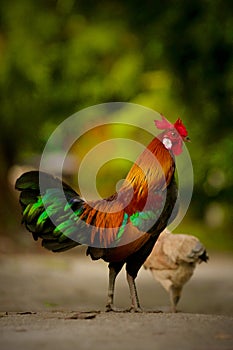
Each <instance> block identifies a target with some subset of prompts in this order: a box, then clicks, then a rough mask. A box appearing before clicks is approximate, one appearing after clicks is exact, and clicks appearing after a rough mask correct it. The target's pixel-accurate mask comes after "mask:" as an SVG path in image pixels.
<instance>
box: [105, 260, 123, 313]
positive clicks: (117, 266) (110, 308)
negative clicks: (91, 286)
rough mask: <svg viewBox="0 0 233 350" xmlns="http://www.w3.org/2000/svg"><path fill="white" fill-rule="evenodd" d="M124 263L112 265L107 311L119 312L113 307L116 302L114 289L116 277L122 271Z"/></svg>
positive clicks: (110, 268)
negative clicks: (114, 301)
mask: <svg viewBox="0 0 233 350" xmlns="http://www.w3.org/2000/svg"><path fill="white" fill-rule="evenodd" d="M123 265H124V263H110V264H109V265H108V268H109V284H108V301H107V305H106V311H119V310H117V309H116V308H115V307H114V306H113V300H114V288H115V280H116V276H117V275H118V273H119V272H120V270H121V269H122V266H123Z"/></svg>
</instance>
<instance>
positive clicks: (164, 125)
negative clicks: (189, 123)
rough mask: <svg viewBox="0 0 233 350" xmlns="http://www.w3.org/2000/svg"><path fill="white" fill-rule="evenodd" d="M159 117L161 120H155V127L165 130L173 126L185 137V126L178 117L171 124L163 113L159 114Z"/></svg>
mask: <svg viewBox="0 0 233 350" xmlns="http://www.w3.org/2000/svg"><path fill="white" fill-rule="evenodd" d="M161 117H162V120H155V125H156V127H157V129H160V130H166V129H173V128H175V129H176V130H177V131H178V133H179V134H180V136H181V137H186V136H187V135H188V132H187V130H186V127H185V126H184V124H183V123H182V120H181V119H180V118H178V119H177V121H176V122H175V124H172V123H170V122H169V121H168V120H167V119H166V118H165V117H164V116H163V115H161Z"/></svg>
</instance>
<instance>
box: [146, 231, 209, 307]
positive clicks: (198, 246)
mask: <svg viewBox="0 0 233 350" xmlns="http://www.w3.org/2000/svg"><path fill="white" fill-rule="evenodd" d="M208 259H209V257H208V255H207V252H206V249H205V247H204V246H203V244H202V243H201V242H200V241H199V240H198V239H197V238H196V237H194V236H191V235H185V234H172V233H171V232H169V231H168V230H167V229H165V230H164V231H163V232H162V233H161V234H160V236H159V238H158V240H157V242H156V244H155V246H154V248H153V250H152V252H151V254H150V255H149V257H148V258H147V260H146V261H145V263H144V267H145V269H150V271H151V272H152V274H153V277H154V278H155V279H156V280H157V281H158V282H160V283H161V285H162V286H163V287H164V288H165V290H166V291H167V292H169V294H170V302H171V309H172V312H176V306H177V304H178V301H179V300H180V297H181V292H182V288H183V286H184V284H185V283H186V282H188V280H189V279H190V278H191V277H192V275H193V272H194V269H195V267H196V264H197V263H201V262H202V261H205V262H207V261H208Z"/></svg>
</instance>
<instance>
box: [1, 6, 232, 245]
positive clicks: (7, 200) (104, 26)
mask: <svg viewBox="0 0 233 350" xmlns="http://www.w3.org/2000/svg"><path fill="white" fill-rule="evenodd" d="M232 10H233V3H232V1H230V0H225V1H221V0H214V1H211V0H191V1H185V0H180V1H178V0H177V1H175V0H174V1H157V2H152V1H150V0H145V1H144V2H143V1H138V0H136V1H132V0H125V1H122V0H120V1H116V0H115V1H106V0H102V1H100V2H94V1H91V0H85V1H84V0H80V1H75V0H56V1H55V0H41V1H31V0H11V1H7V0H2V1H1V6H0V106H1V108H0V113H1V128H0V139H1V148H0V164H1V174H0V191H1V201H0V207H1V219H2V223H3V227H2V230H3V231H4V227H6V226H7V225H8V227H9V223H10V224H11V225H13V226H12V227H14V228H15V224H16V221H15V219H12V216H13V217H14V213H15V211H14V209H13V207H14V206H15V203H16V201H15V198H13V197H12V196H13V195H11V193H10V191H11V188H10V187H9V184H8V175H9V170H10V169H11V168H12V166H14V165H16V164H25V163H29V164H30V159H33V157H35V155H38V154H40V153H41V152H42V150H43V146H44V145H45V143H46V140H47V138H48V137H49V135H50V133H51V132H52V130H53V129H54V128H55V127H56V125H58V123H60V122H61V121H62V120H64V119H65V118H67V117H68V116H69V115H71V114H72V113H74V112H76V111H79V110H81V109H82V108H84V107H88V106H91V105H93V104H98V103H103V102H112V101H124V102H134V103H139V104H142V105H144V106H147V107H151V108H153V109H155V110H156V111H159V112H162V113H163V114H164V115H165V116H167V118H168V119H170V120H175V119H176V118H177V116H180V117H182V119H183V120H184V122H185V124H186V125H187V128H188V130H189V131H190V136H191V139H192V144H191V145H190V147H189V150H190V154H191V157H192V161H193V166H194V174H195V188H194V195H193V200H192V203H191V207H190V210H189V212H188V214H187V217H186V219H185V222H184V227H185V228H186V227H187V230H189V232H190V233H192V234H196V233H197V234H198V233H199V232H209V235H208V237H207V235H206V236H205V240H206V241H209V244H210V246H211V234H214V232H215V236H216V237H219V240H221V241H222V242H225V245H224V244H223V246H224V247H227V248H230V247H231V248H232V244H233V243H232V241H233V240H232V232H231V227H232V223H231V220H232V207H233V205H232V196H233V188H232V184H233V175H232V174H233V162H232V155H233V129H232V115H233V114H232V112H233V111H232V92H233V70H232V57H233V56H232V39H233V35H232V33H233V16H232ZM100 173H101V172H100ZM102 173H103V174H104V171H102ZM103 176H104V175H103ZM109 186H110V185H109ZM11 197H12V198H11ZM17 220H18V218H17ZM197 223H198V224H197ZM197 226H198V227H199V228H198V229H196V227H197ZM217 245H218V244H215V246H217Z"/></svg>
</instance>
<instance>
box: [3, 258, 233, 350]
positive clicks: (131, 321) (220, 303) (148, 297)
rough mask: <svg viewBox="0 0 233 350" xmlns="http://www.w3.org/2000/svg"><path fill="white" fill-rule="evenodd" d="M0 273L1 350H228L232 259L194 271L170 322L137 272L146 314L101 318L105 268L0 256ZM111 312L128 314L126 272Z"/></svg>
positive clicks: (155, 289) (232, 322)
mask: <svg viewBox="0 0 233 350" xmlns="http://www.w3.org/2000/svg"><path fill="white" fill-rule="evenodd" d="M0 267H1V268H0V349H1V350H15V349H19V350H21V349H22V350H23V349H24V350H32V349H33V350H39V349H40V350H41V349H43V350H47V349H56V350H62V349H66V350H69V349H103V350H104V349H109V350H112V349H122V350H124V349H129V350H131V349H134V350H135V349H143V348H145V349H167V350H169V349H179V350H189V349H195V350H196V349H200V350H202V349H203V350H204V349H205V350H206V349H211V350H223V349H224V350H230V349H233V278H232V277H233V274H232V271H233V256H230V255H224V256H219V255H215V254H213V255H211V254H210V261H209V262H208V264H204V263H203V264H201V265H199V266H198V268H197V269H196V271H195V274H194V276H193V277H192V279H191V280H190V281H189V282H188V284H187V285H186V286H185V287H184V290H183V295H182V298H181V301H180V303H179V306H178V309H179V310H181V311H180V312H178V313H176V314H172V313H170V311H169V298H168V295H167V293H166V292H165V291H164V290H163V289H162V287H161V286H160V285H159V284H158V283H157V282H155V281H154V280H153V278H152V276H151V275H150V272H149V271H146V270H144V269H143V268H142V269H141V270H140V272H139V276H138V278H137V286H138V293H139V298H140V302H141V306H142V307H143V308H144V310H145V311H144V312H143V313H140V314H139V313H137V314H132V313H105V312H104V309H105V302H106V293H107V284H108V269H107V264H105V263H104V262H102V261H97V262H93V261H91V260H90V259H89V258H88V257H85V256H84V254H83V255H82V254H80V253H78V254H77V255H75V253H72V254H69V253H65V254H61V255H56V254H51V253H49V252H48V253H47V252H45V253H41V254H31V255H30V254H24V255H23V254H18V255H15V254H14V255H13V254H10V255H9V254H2V255H0ZM116 305H117V306H118V307H122V308H126V307H128V306H129V292H128V287H127V283H126V279H125V272H121V273H120V275H119V278H118V279H117V285H116ZM152 311H153V312H152ZM155 311H162V312H155Z"/></svg>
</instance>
